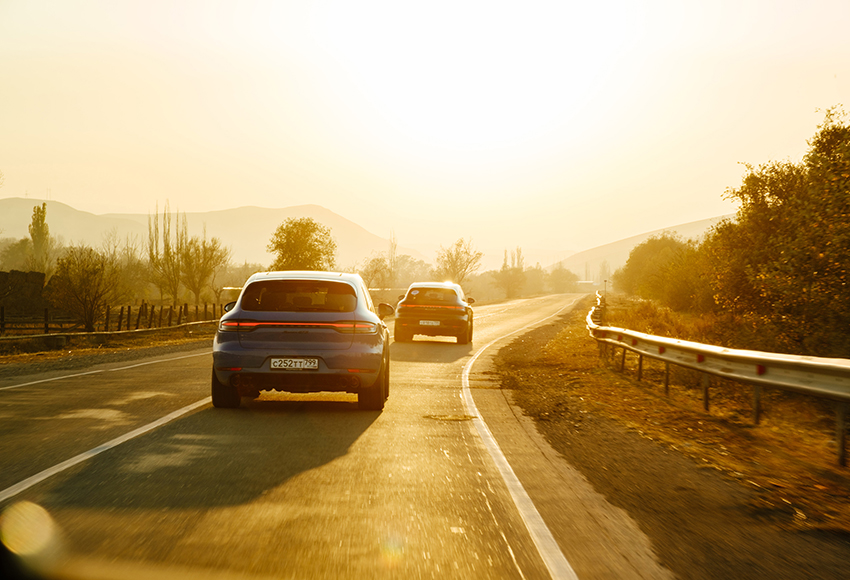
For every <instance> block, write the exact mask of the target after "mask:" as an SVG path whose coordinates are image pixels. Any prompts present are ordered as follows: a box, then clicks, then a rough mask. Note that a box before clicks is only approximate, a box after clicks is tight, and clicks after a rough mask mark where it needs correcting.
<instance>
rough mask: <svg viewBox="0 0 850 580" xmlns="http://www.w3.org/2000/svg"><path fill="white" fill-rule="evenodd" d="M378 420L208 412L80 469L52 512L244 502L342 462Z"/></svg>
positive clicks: (342, 410)
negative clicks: (55, 509)
mask: <svg viewBox="0 0 850 580" xmlns="http://www.w3.org/2000/svg"><path fill="white" fill-rule="evenodd" d="M379 416H380V413H379V412H377V411H358V410H357V403H356V402H347V401H342V402H340V401H274V400H272V401H262V400H260V401H251V402H248V401H243V405H242V407H240V408H239V409H214V408H207V409H205V410H203V411H201V412H198V413H195V414H193V415H190V416H188V417H185V418H182V419H179V420H176V421H174V422H172V423H169V424H167V425H165V426H163V427H161V428H160V429H158V430H157V431H155V432H154V433H152V434H149V435H146V436H142V437H140V438H138V439H134V440H132V441H129V442H127V443H126V444H124V445H122V446H121V447H120V448H118V449H115V450H111V451H109V452H106V453H104V454H102V455H99V456H98V457H95V458H93V459H91V460H90V461H88V462H87V463H86V464H84V467H83V468H82V469H81V470H79V471H78V472H77V473H76V474H75V475H73V476H72V477H70V478H69V479H68V480H66V481H65V482H63V483H62V484H61V485H59V486H58V487H57V488H55V489H54V490H53V492H52V493H51V499H50V501H49V504H50V505H52V506H53V507H83V508H93V509H107V510H108V509H110V508H111V509H138V508H142V509H166V508H168V509H183V508H208V507H216V506H228V505H237V504H244V503H247V502H250V501H252V500H254V499H256V498H257V497H259V496H261V495H263V494H264V493H266V492H268V491H269V490H272V489H274V488H276V487H278V486H280V485H281V484H282V483H284V482H285V481H287V480H289V479H291V478H293V477H295V476H297V475H299V474H301V473H304V472H306V471H309V470H311V469H315V468H318V467H321V466H323V465H325V464H327V463H329V462H331V461H333V460H334V459H337V458H339V457H341V456H343V455H345V454H346V453H347V452H348V450H349V448H350V447H351V445H352V443H353V442H354V441H356V440H357V439H358V438H359V437H360V436H362V435H363V433H364V432H365V431H366V430H367V429H369V427H370V425H372V423H373V422H374V421H375V420H376V419H377V418H378V417H379Z"/></svg>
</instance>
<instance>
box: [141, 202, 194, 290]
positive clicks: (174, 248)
mask: <svg viewBox="0 0 850 580" xmlns="http://www.w3.org/2000/svg"><path fill="white" fill-rule="evenodd" d="M175 218H176V219H175ZM174 221H176V222H177V224H176V228H174V230H173V231H172V226H173V222H174ZM186 230H187V224H186V216H185V215H184V216H183V221H182V223H181V222H180V219H179V213H178V214H177V215H175V214H173V213H170V212H169V205H168V202H166V203H165V208H164V210H163V212H162V216H160V215H159V204H157V207H156V213H155V214H154V215H153V217H151V216H150V215H148V266H149V268H150V270H149V273H150V278H151V282H152V283H153V284H154V285H155V286H156V287H157V288H159V293H160V295H161V296H162V295H167V296H170V297H171V299H172V301H173V302H174V303H175V304H176V303H178V302H179V293H180V278H181V271H180V266H181V264H180V248H181V246H183V245H184V244H185V243H186V237H187V233H186Z"/></svg>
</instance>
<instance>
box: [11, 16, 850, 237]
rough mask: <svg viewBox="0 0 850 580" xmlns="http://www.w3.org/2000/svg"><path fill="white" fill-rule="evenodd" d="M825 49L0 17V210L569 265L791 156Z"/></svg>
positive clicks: (761, 29)
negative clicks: (347, 236)
mask: <svg viewBox="0 0 850 580" xmlns="http://www.w3.org/2000/svg"><path fill="white" fill-rule="evenodd" d="M848 27H850V2H847V0H795V1H782V0H757V1H747V0H730V1H724V0H705V1H687V0H670V1H668V0H646V1H637V0H633V1H626V0H617V1H608V2H587V1H582V2H574V1H566V0H565V1H560V2H533V1H528V0H522V1H517V2H498V1H494V0H488V1H482V2H464V1H458V0H451V1H447V2H442V1H435V0H429V1H427V2H405V1H402V0H388V1H385V2H378V1H360V0H348V1H345V0H342V1H312V2H308V1H306V0H302V1H292V2H282V1H269V2H250V1H240V2H222V1H214V0H204V1H197V2H189V1H175V0H168V1H156V0H153V1H152V0H144V1H118V0H105V1H100V2H94V1H91V2H90V1H70V0H69V1H56V2H43V1H37V0H0V171H2V172H3V173H4V174H5V178H6V179H5V181H6V183H5V187H3V189H0V197H13V196H14V197H23V196H24V195H27V194H28V195H29V197H32V198H45V197H47V196H48V192H49V196H50V199H54V200H57V201H61V202H64V203H67V204H69V205H72V206H74V207H76V208H78V209H82V210H86V211H90V212H93V213H110V212H140V213H148V212H152V211H153V210H154V207H155V204H156V203H157V201H158V202H159V203H160V206H162V204H163V203H164V202H165V200H169V201H170V203H171V207H172V208H175V207H177V208H179V209H180V210H183V211H205V210H217V209H227V208H230V207H236V206H240V205H258V206H266V207H285V206H290V205H298V204H305V203H316V204H320V205H323V206H325V207H327V208H328V209H331V210H333V211H335V212H337V213H339V214H341V215H343V216H345V217H347V218H349V219H351V220H353V221H355V222H357V223H359V224H360V225H362V226H364V227H366V228H367V229H369V230H370V231H372V232H374V233H376V234H379V235H381V236H384V237H388V236H389V234H390V231H391V230H394V231H395V233H396V236H397V238H398V240H399V243H400V244H401V245H412V244H434V245H439V244H444V245H446V244H449V243H451V242H452V241H454V240H455V239H456V238H458V237H461V236H464V237H466V236H472V237H473V239H474V240H475V243H476V245H478V246H480V247H514V246H517V245H520V246H523V247H527V248H532V247H541V246H543V245H544V244H545V245H550V246H553V247H555V248H557V249H560V250H581V249H585V248H588V247H593V246H596V245H599V244H602V243H606V242H609V241H614V240H618V239H621V238H624V237H627V236H630V235H634V234H639V233H643V232H646V231H649V230H654V229H658V228H663V227H666V226H673V225H677V224H680V223H684V222H689V221H694V220H699V219H703V218H708V217H714V216H717V215H722V214H725V213H732V212H733V211H734V210H735V207H734V206H733V205H732V204H731V203H730V202H728V201H726V200H724V199H723V198H722V194H723V192H724V190H725V189H726V188H727V187H734V186H737V185H738V184H739V183H740V180H741V176H742V174H743V167H742V166H741V165H740V162H749V163H753V164H759V163H763V162H766V161H768V160H782V159H791V160H793V161H797V160H799V159H800V157H801V156H802V154H803V152H804V151H805V149H806V147H807V145H806V140H807V139H809V138H810V137H811V136H812V135H813V134H814V133H815V131H816V129H817V125H818V124H819V123H820V122H821V121H822V120H823V112H822V111H823V110H824V109H826V108H828V107H831V106H833V105H836V104H838V103H845V104H846V105H850V78H848V76H850V34H848ZM819 109H820V110H821V111H820V112H819V111H818V110H819ZM213 235H215V232H213Z"/></svg>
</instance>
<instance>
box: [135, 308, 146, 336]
mask: <svg viewBox="0 0 850 580" xmlns="http://www.w3.org/2000/svg"><path fill="white" fill-rule="evenodd" d="M144 309H145V304H144V302H143V303H142V305H141V306H139V313H138V314H136V330H139V323H140V322H141V321H142V311H143V310H144Z"/></svg>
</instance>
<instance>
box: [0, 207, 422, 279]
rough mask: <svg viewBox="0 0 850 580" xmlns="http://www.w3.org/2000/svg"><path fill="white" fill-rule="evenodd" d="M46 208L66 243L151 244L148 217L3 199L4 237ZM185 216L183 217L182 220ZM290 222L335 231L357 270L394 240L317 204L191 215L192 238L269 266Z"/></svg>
mask: <svg viewBox="0 0 850 580" xmlns="http://www.w3.org/2000/svg"><path fill="white" fill-rule="evenodd" d="M42 203H46V204H47V225H48V226H49V227H50V233H51V234H53V235H54V236H61V238H62V239H63V240H64V243H65V244H72V243H84V244H87V245H90V246H93V247H97V246H100V245H101V244H102V243H103V239H104V236H105V235H107V234H109V233H110V232H113V231H114V232H115V233H117V235H118V236H119V239H121V240H123V239H125V238H126V237H127V236H129V237H131V238H133V237H135V238H136V239H137V240H138V242H139V245H140V246H141V247H144V246H145V244H146V243H147V239H148V215H147V214H103V215H95V214H93V213H89V212H85V211H79V210H77V209H74V208H72V207H71V206H69V205H66V204H64V203H60V202H58V201H45V200H40V199H31V198H26V199H25V198H20V197H11V198H5V199H0V238H3V237H12V238H22V237H26V236H28V235H29V231H28V229H27V227H28V226H29V224H30V223H31V221H32V210H33V207H34V206H36V205H41V204H42ZM182 213H183V212H181V215H182ZM291 217H310V218H313V219H314V220H316V221H317V222H319V223H321V224H322V225H324V226H327V227H329V228H330V229H331V235H333V237H334V239H335V240H336V243H337V266H338V267H340V268H345V267H353V266H355V265H356V264H357V263H359V262H362V261H363V260H364V259H365V258H368V257H369V256H370V255H371V254H372V253H374V252H385V251H387V248H388V246H389V240H386V239H384V238H382V237H380V236H377V235H375V234H372V233H370V232H369V231H367V230H366V229H364V228H362V227H361V226H359V225H357V224H356V223H354V222H352V221H350V220H347V219H345V218H344V217H342V216H340V215H338V214H335V213H334V212H332V211H330V210H328V209H325V208H324V207H321V206H318V205H298V206H292V207H285V208H263V207H253V206H246V207H238V208H235V209H228V210H224V211H210V212H202V213H191V212H186V221H187V224H188V229H189V235H201V233H202V232H203V230H204V227H206V232H207V236H208V237H217V238H219V239H220V240H221V241H222V242H223V243H224V245H225V246H229V247H230V248H231V250H232V252H233V261H234V262H237V263H242V262H245V261H247V262H251V263H258V264H262V265H263V266H264V267H267V266H268V265H269V264H270V263H271V262H272V259H273V256H272V255H271V254H269V253H268V252H267V251H266V245H267V244H268V242H269V239H270V238H271V236H272V234H273V233H274V231H275V229H276V228H277V226H279V225H280V224H281V223H283V221H284V220H286V219H287V218H291ZM398 252H399V253H400V254H408V255H410V256H412V257H413V258H416V259H417V260H425V261H426V262H430V261H432V259H428V258H426V257H425V256H423V255H422V254H421V253H420V252H418V251H417V250H415V249H410V248H404V247H399V248H398Z"/></svg>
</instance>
